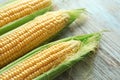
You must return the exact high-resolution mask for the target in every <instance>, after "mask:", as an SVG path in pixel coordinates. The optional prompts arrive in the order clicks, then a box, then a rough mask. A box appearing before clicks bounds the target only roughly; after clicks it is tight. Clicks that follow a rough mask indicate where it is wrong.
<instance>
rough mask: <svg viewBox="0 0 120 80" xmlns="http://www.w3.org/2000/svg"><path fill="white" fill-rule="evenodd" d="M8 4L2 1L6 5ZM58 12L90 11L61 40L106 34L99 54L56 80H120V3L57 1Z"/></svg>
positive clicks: (85, 0) (79, 0)
mask: <svg viewBox="0 0 120 80" xmlns="http://www.w3.org/2000/svg"><path fill="white" fill-rule="evenodd" d="M4 1H6V0H0V3H1V2H4ZM53 3H54V4H53V5H54V9H55V10H59V9H77V8H86V10H87V11H88V12H87V13H86V17H87V19H86V21H85V22H84V23H83V24H81V23H80V19H78V20H76V21H75V22H74V23H73V24H72V25H71V26H70V27H69V28H68V29H66V30H64V31H63V32H62V33H61V35H60V37H59V38H58V39H60V38H64V37H68V36H73V35H80V34H86V33H92V32H97V31H101V30H109V31H110V32H105V33H104V34H103V37H102V39H101V42H100V48H99V50H98V51H97V53H96V54H94V55H90V56H89V57H87V58H85V60H83V61H80V62H79V63H78V64H76V65H75V66H73V67H72V68H71V69H69V70H67V71H66V72H65V73H63V74H62V75H60V76H59V77H57V78H56V79H55V80H120V0H53Z"/></svg>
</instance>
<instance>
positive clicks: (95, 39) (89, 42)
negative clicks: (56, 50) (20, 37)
mask: <svg viewBox="0 0 120 80" xmlns="http://www.w3.org/2000/svg"><path fill="white" fill-rule="evenodd" d="M100 38H101V33H93V34H86V35H82V36H73V37H69V38H65V39H61V40H58V41H55V42H51V43H49V44H46V45H44V46H41V47H38V48H37V49H35V50H33V51H31V52H29V53H28V54H26V55H25V56H23V57H21V58H19V59H18V60H16V61H14V62H12V63H11V64H9V65H7V66H6V67H4V68H2V69H1V70H0V74H1V73H3V72H5V71H7V70H8V69H10V68H12V67H14V66H15V65H17V64H19V63H20V62H22V61H24V60H26V59H27V58H29V57H31V56H33V55H35V54H36V53H37V52H38V51H42V50H44V49H47V48H48V47H50V46H52V45H54V44H58V43H60V42H65V41H70V40H77V41H80V42H82V45H81V47H80V49H79V50H78V52H77V53H76V54H75V55H73V56H72V58H69V59H67V60H65V61H64V62H62V63H61V64H59V65H58V66H56V67H54V68H52V69H51V70H49V71H47V72H45V73H44V74H42V75H40V76H38V77H36V78H35V79H34V80H52V79H54V78H55V77H57V76H58V75H60V74H61V73H63V72H64V71H65V70H67V69H69V68H70V67H71V66H73V65H74V64H76V63H77V62H79V61H80V60H81V59H83V58H84V57H85V56H86V55H88V54H89V53H90V52H91V51H95V49H96V48H97V46H98V43H99V40H100Z"/></svg>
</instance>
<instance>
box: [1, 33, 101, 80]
mask: <svg viewBox="0 0 120 80" xmlns="http://www.w3.org/2000/svg"><path fill="white" fill-rule="evenodd" d="M99 39H100V33H94V34H88V35H83V36H75V37H70V38H66V39H62V40H59V41H56V42H52V43H49V44H47V45H44V46H42V47H39V48H38V49H35V50H33V51H32V52H30V53H28V54H26V55H25V56H23V57H21V58H20V59H18V60H16V61H15V62H13V63H11V64H9V65H8V66H6V67H5V68H3V69H1V70H0V79H1V80H8V79H9V80H32V79H34V80H52V79H53V78H55V77H56V76H58V75H59V74H60V73H62V72H64V71H65V70H66V69H68V68H70V67H71V66H72V65H73V64H75V63H76V62H78V61H80V60H81V59H82V58H83V57H84V56H85V55H87V54H88V53H89V52H91V51H94V50H95V48H96V47H97V45H98V41H99ZM47 78H48V79H47Z"/></svg>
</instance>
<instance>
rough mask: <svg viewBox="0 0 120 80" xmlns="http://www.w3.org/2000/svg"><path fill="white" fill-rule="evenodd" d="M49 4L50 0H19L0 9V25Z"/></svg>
mask: <svg viewBox="0 0 120 80" xmlns="http://www.w3.org/2000/svg"><path fill="white" fill-rule="evenodd" d="M50 4H51V0H20V1H19V2H16V3H14V5H13V4H10V5H8V6H6V7H4V8H2V9H0V27H2V26H3V25H5V24H7V23H9V22H12V21H14V20H16V19H19V18H21V17H24V16H26V15H29V14H31V13H33V12H35V11H37V10H39V9H42V8H45V7H47V6H48V5H50Z"/></svg>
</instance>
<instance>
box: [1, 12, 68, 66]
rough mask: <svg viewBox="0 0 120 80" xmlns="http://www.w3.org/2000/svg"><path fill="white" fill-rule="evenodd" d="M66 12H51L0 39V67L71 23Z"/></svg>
mask: <svg viewBox="0 0 120 80" xmlns="http://www.w3.org/2000/svg"><path fill="white" fill-rule="evenodd" d="M69 17H70V16H69V15H68V14H67V13H65V12H64V11H56V12H49V13H46V14H44V15H43V16H39V17H37V18H35V19H34V20H32V21H30V22H28V23H26V24H25V25H22V26H20V27H19V28H16V29H14V30H13V31H11V32H9V33H8V34H5V35H4V36H2V37H0V67H3V66H5V65H6V64H8V63H10V62H11V61H13V60H15V59H17V58H19V57H21V56H23V55H24V54H25V53H27V52H28V51H30V50H32V49H33V48H36V47H37V46H38V45H40V44H41V43H43V42H44V41H46V40H47V39H49V38H50V37H52V36H54V35H55V34H56V33H57V32H59V31H60V30H62V29H63V28H64V27H65V26H66V24H67V23H68V21H69Z"/></svg>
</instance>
